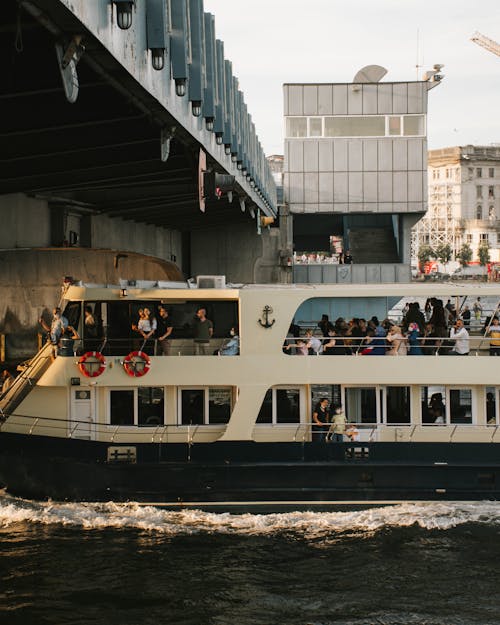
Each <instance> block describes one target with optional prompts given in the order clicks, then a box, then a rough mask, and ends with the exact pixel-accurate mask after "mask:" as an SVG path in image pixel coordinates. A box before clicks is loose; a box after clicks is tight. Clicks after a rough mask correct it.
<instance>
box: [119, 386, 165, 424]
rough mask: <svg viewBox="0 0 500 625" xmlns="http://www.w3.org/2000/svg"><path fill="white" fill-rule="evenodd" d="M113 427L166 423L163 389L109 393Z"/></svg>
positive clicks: (141, 388) (126, 390)
mask: <svg viewBox="0 0 500 625" xmlns="http://www.w3.org/2000/svg"><path fill="white" fill-rule="evenodd" d="M109 422H110V424H111V425H139V426H143V427H144V426H146V427H147V426H149V427H153V426H157V425H160V424H162V423H164V400H163V388H160V387H140V388H134V389H120V390H118V389H112V390H110V391H109Z"/></svg>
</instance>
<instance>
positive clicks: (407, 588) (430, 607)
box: [0, 495, 500, 625]
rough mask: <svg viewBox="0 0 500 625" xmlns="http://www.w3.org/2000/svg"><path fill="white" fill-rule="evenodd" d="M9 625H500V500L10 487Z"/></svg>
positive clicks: (4, 608)
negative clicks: (176, 500) (354, 503)
mask: <svg viewBox="0 0 500 625" xmlns="http://www.w3.org/2000/svg"><path fill="white" fill-rule="evenodd" d="M0 550H1V558H0V567H1V568H0V623H1V624H2V625H29V624H31V623H33V624H35V623H36V624H37V625H48V624H51V625H52V624H54V625H66V624H71V625H74V624H78V625H87V624H91V623H92V624H94V623H95V624H97V625H115V624H120V625H129V624H130V625H139V624H140V625H158V624H170V623H172V624H174V623H175V624H176V625H330V624H331V625H333V624H336V625H340V624H342V625H368V624H373V625H396V624H398V625H399V624H401V625H417V624H418V625H448V624H449V625H462V624H463V625H476V624H477V625H489V624H492V625H493V624H495V625H498V624H499V623H500V601H499V598H500V597H499V588H500V584H499V582H500V576H499V562H500V503H493V502H477V503H448V502H447V503H426V502H424V503H417V504H410V503H407V504H398V505H395V506H387V507H378V508H370V509H366V510H358V511H342V512H326V513H325V512H323V513H320V512H290V513H286V514H267V515H257V514H221V513H219V514H215V513H207V512H201V511H176V512H169V511H165V510H162V509H158V508H153V507H140V506H137V505H135V504H127V505H116V504H111V503H109V504H81V503H73V504H55V503H37V502H31V501H25V500H21V499H16V498H11V497H9V496H7V495H3V496H0Z"/></svg>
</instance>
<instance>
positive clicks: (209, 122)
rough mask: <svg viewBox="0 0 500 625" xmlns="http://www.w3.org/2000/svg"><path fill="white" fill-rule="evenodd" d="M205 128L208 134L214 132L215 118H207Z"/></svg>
mask: <svg viewBox="0 0 500 625" xmlns="http://www.w3.org/2000/svg"><path fill="white" fill-rule="evenodd" d="M205 128H206V129H207V130H208V132H212V130H213V129H214V118H213V117H205Z"/></svg>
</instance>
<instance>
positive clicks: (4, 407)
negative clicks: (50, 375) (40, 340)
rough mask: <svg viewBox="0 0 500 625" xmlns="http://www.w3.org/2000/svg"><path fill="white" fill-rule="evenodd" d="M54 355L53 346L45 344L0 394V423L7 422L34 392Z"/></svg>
mask: <svg viewBox="0 0 500 625" xmlns="http://www.w3.org/2000/svg"><path fill="white" fill-rule="evenodd" d="M52 355H53V346H52V345H51V343H50V342H47V343H45V345H44V346H43V347H42V349H41V350H40V351H39V352H38V353H37V354H36V355H35V356H34V357H33V358H32V359H31V360H30V361H29V363H28V365H27V366H26V368H25V369H23V370H22V371H21V373H20V374H19V375H18V376H17V377H16V379H15V380H14V382H13V383H12V384H11V386H10V387H9V388H8V389H7V390H6V391H5V393H2V394H0V423H1V422H3V421H5V420H6V419H7V418H8V417H9V416H10V415H11V414H12V413H13V412H14V410H15V409H16V408H17V407H18V406H19V404H20V403H21V402H22V401H23V400H24V399H25V398H26V397H27V395H29V393H30V392H31V391H32V390H33V388H34V387H35V385H36V383H37V382H38V380H39V379H40V378H41V377H42V375H43V374H44V373H45V371H47V369H48V368H49V366H50V364H51V362H52Z"/></svg>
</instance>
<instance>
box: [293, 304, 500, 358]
mask: <svg viewBox="0 0 500 625" xmlns="http://www.w3.org/2000/svg"><path fill="white" fill-rule="evenodd" d="M482 313H483V306H482V303H481V298H480V297H478V298H477V300H476V301H475V302H474V305H473V307H472V311H471V310H470V308H469V306H467V305H465V306H463V308H462V309H461V310H460V311H457V309H456V306H455V304H454V303H453V302H452V301H451V299H449V300H448V301H447V302H446V304H444V302H443V300H441V299H439V298H434V297H433V298H428V299H427V301H426V303H425V306H424V310H421V308H420V304H419V303H418V302H409V303H407V304H406V305H405V307H404V308H403V310H402V319H401V322H400V323H399V324H398V323H396V322H395V321H393V320H391V319H389V318H386V319H384V320H382V321H379V319H378V318H377V317H376V316H373V317H371V319H368V320H366V319H364V318H361V317H353V318H352V319H350V320H349V321H348V320H346V319H344V318H343V317H339V318H338V319H336V320H335V321H334V322H331V321H330V320H329V317H328V315H322V318H321V320H320V321H319V323H318V324H317V327H315V328H308V329H307V330H306V331H305V333H304V334H303V335H302V333H301V329H300V327H299V326H297V325H296V324H293V323H292V325H291V326H290V328H289V331H288V334H287V337H286V339H285V343H284V346H283V351H284V352H285V353H287V354H290V355H298V356H306V355H323V356H338V355H362V356H406V355H408V356H422V355H434V354H441V355H448V356H467V355H468V354H469V350H470V347H469V344H470V336H469V329H470V325H471V319H472V315H474V319H475V322H476V323H477V324H478V325H479V326H480V324H481V322H482ZM482 334H483V336H484V337H485V338H486V339H488V342H489V347H490V350H489V351H490V355H492V356H500V320H499V318H498V316H497V315H496V314H494V315H491V316H487V317H486V318H485V319H484V322H483V323H482Z"/></svg>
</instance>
